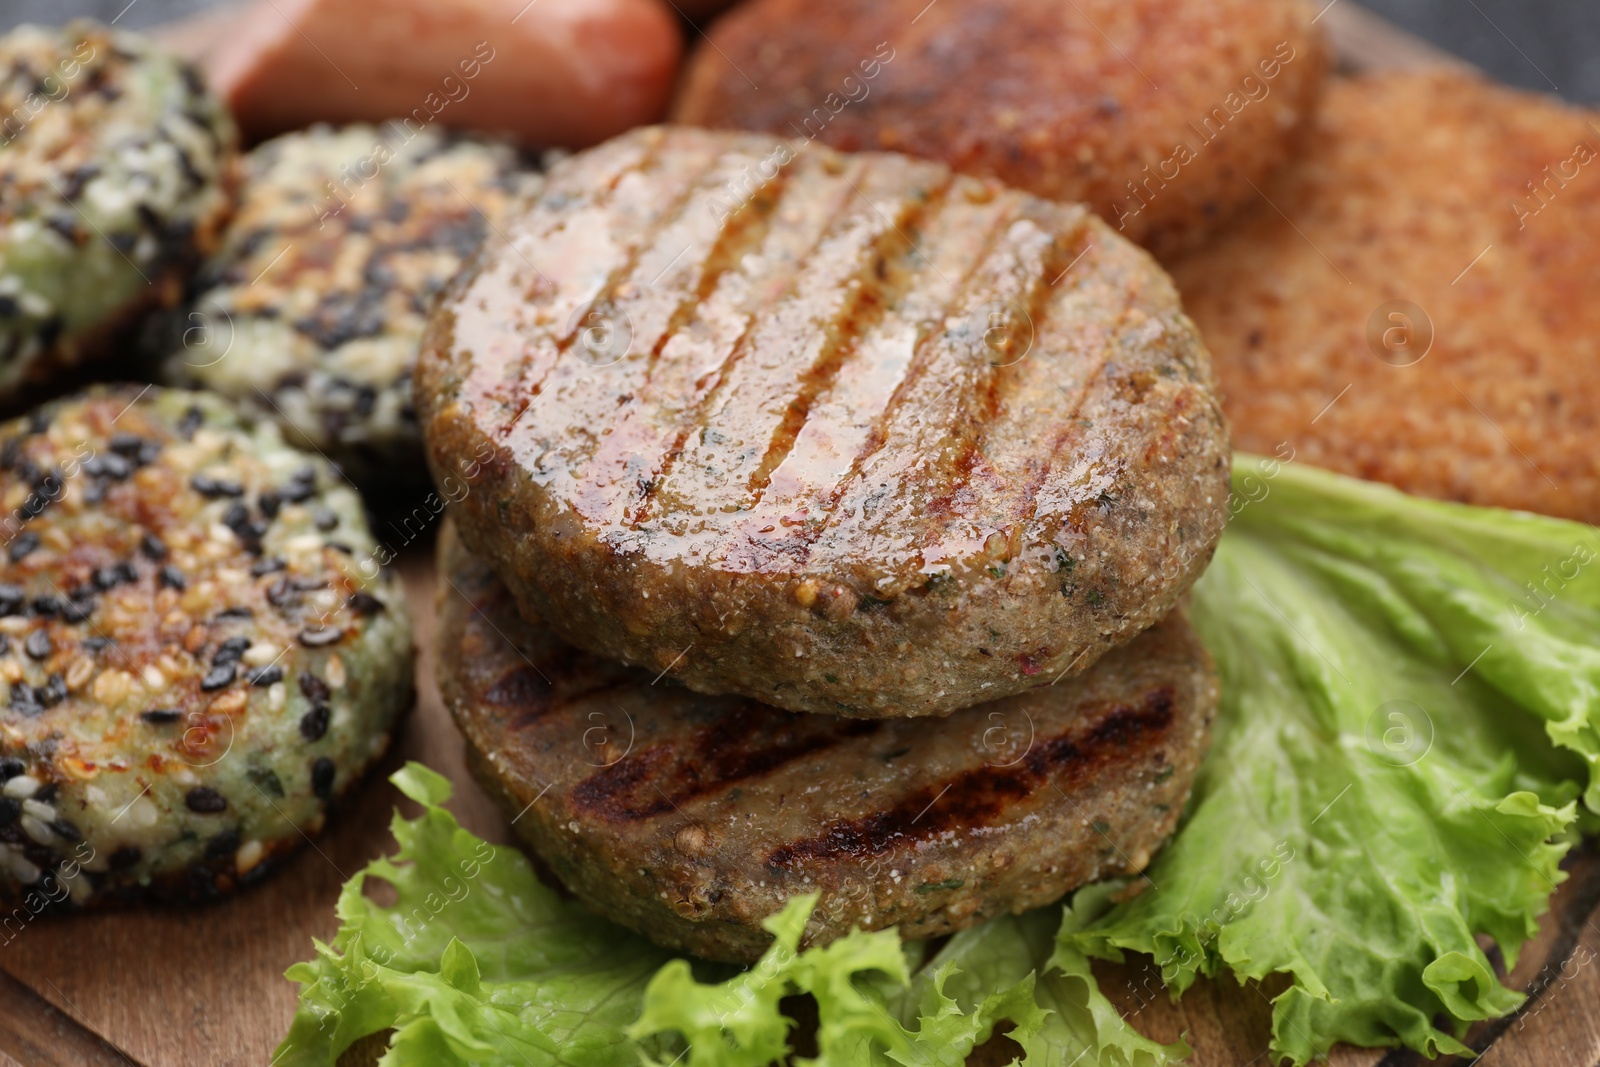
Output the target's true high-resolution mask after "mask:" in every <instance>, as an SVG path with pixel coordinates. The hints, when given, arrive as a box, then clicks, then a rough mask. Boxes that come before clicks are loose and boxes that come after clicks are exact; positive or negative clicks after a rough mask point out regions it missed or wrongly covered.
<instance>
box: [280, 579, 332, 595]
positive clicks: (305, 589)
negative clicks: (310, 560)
mask: <svg viewBox="0 0 1600 1067" xmlns="http://www.w3.org/2000/svg"><path fill="white" fill-rule="evenodd" d="M289 584H290V585H292V586H294V587H295V588H296V589H298V590H300V592H302V593H314V592H316V591H317V590H318V589H326V588H328V580H327V579H326V578H313V577H311V576H310V575H301V576H299V577H296V578H290V579H289Z"/></svg>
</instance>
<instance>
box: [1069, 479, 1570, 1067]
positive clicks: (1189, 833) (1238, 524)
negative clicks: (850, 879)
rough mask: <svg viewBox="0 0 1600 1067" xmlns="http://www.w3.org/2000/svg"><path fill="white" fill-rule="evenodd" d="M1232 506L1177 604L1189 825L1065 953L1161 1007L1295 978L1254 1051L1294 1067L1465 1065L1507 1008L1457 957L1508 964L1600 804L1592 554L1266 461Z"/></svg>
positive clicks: (1548, 525) (1537, 525)
mask: <svg viewBox="0 0 1600 1067" xmlns="http://www.w3.org/2000/svg"><path fill="white" fill-rule="evenodd" d="M1234 487H1235V498H1234V510H1235V516H1234V519H1233V522H1232V524H1231V525H1230V527H1229V529H1228V532H1227V534H1226V536H1224V537H1223V539H1222V542H1221V544H1220V546H1219V547H1218V550H1217V554H1216V558H1215V560H1214V562H1213V563H1212V565H1211V567H1210V569H1209V570H1208V571H1207V572H1206V574H1205V576H1204V577H1203V578H1202V579H1201V581H1200V583H1199V584H1198V585H1197V587H1196V590H1195V596H1194V617H1195V622H1196V624H1197V626H1198V627H1199V629H1200V633H1201V635H1202V637H1203V638H1204V639H1205V641H1206V644H1207V645H1208V646H1209V647H1210V649H1211V651H1212V653H1213V654H1214V655H1215V656H1216V658H1217V663H1218V667H1219V670H1220V672H1221V675H1222V692H1223V703H1222V708H1221V710H1220V713H1219V715H1218V718H1217V723H1216V733H1215V739H1214V742H1213V747H1212V751H1211V753H1210V755H1209V757H1208V758H1207V760H1206V762H1205V764H1204V766H1203V768H1202V771H1201V774H1200V778H1199V780H1198V782H1197V783H1196V786H1195V791H1194V794H1193V797H1192V799H1191V802H1190V808H1189V813H1188V815H1187V817H1186V821H1185V823H1184V825H1183V827H1182V829H1181V831H1180V832H1179V833H1178V835H1177V836H1176V838H1175V839H1174V840H1173V841H1172V842H1171V843H1170V844H1169V845H1168V847H1167V848H1166V849H1165V850H1164V851H1163V852H1162V853H1161V854H1160V855H1159V856H1158V858H1157V859H1156V862H1155V863H1154V864H1153V865H1152V867H1151V868H1150V870H1149V871H1148V872H1147V874H1148V875H1149V879H1150V884H1148V885H1145V886H1144V888H1145V891H1144V892H1143V893H1141V894H1140V895H1139V896H1137V897H1135V898H1134V899H1132V900H1130V901H1128V902H1127V903H1124V904H1122V905H1119V906H1118V907H1116V908H1114V909H1112V910H1111V911H1110V912H1109V913H1108V914H1106V915H1104V916H1103V917H1101V918H1100V919H1098V920H1097V921H1095V922H1094V923H1091V924H1090V925H1089V926H1088V927H1087V928H1086V929H1084V930H1082V931H1078V932H1071V931H1068V932H1065V933H1064V934H1063V938H1062V943H1063V945H1069V946H1072V947H1074V948H1076V949H1079V950H1082V951H1088V952H1091V953H1094V954H1097V955H1102V956H1108V957H1118V956H1120V951H1121V950H1124V949H1134V950H1137V951H1140V952H1145V953H1149V954H1151V955H1152V956H1153V957H1154V958H1155V962H1156V963H1157V964H1159V965H1160V967H1161V969H1162V974H1163V977H1164V979H1165V980H1166V982H1167V984H1168V985H1169V987H1170V988H1172V989H1173V990H1174V991H1178V992H1181V991H1182V990H1183V989H1185V988H1187V987H1188V986H1189V984H1190V983H1191V982H1193V981H1194V979H1195V977H1196V975H1197V974H1204V975H1216V974H1218V973H1221V972H1222V971H1223V970H1227V971H1229V972H1231V973H1232V974H1233V975H1234V976H1236V977H1237V978H1239V979H1240V980H1245V979H1251V980H1258V981H1259V980H1262V979H1265V978H1267V977H1268V976H1270V975H1275V974H1276V975H1287V976H1289V978H1290V982H1289V983H1288V987H1287V988H1286V989H1284V990H1283V991H1282V992H1281V993H1280V994H1278V995H1277V996H1276V997H1275V998H1274V999H1273V1050H1274V1052H1276V1053H1277V1054H1279V1055H1281V1056H1285V1057H1287V1058H1289V1059H1291V1060H1292V1061H1293V1062H1294V1063H1296V1064H1301V1063H1305V1062H1306V1061H1308V1060H1310V1059H1313V1058H1319V1057H1322V1056H1325V1055H1326V1054H1327V1052H1328V1049H1329V1047H1330V1046H1331V1044H1332V1043H1333V1042H1336V1041H1346V1042H1351V1043H1353V1044H1357V1045H1365V1046H1386V1045H1401V1044H1403V1045H1405V1046H1407V1047H1409V1048H1412V1049H1416V1050H1418V1051H1420V1052H1424V1053H1426V1054H1430V1055H1431V1054H1433V1053H1436V1052H1462V1051H1465V1049H1464V1047H1463V1046H1462V1045H1461V1044H1460V1042H1459V1041H1458V1040H1457V1038H1458V1037H1459V1035H1460V1033H1461V1032H1462V1030H1464V1028H1465V1025H1466V1024H1467V1023H1468V1022H1470V1021H1472V1020H1476V1019H1482V1018H1487V1017H1491V1016H1497V1015H1503V1014H1505V1013H1506V1012H1509V1011H1511V1010H1513V1009H1514V1008H1515V1007H1516V1006H1517V1005H1518V1004H1519V1003H1520V1001H1521V999H1522V998H1521V996H1520V994H1517V993H1514V992H1512V991H1510V990H1508V989H1506V988H1505V987H1504V986H1502V984H1501V983H1500V982H1499V981H1498V980H1497V979H1496V977H1495V975H1494V972H1493V969H1492V967H1491V966H1490V964H1489V961H1488V959H1487V958H1486V957H1485V955H1484V953H1483V951H1482V950H1481V949H1480V948H1479V946H1478V944H1477V942H1476V940H1475V935H1477V934H1487V935H1489V936H1490V937H1492V938H1494V939H1495V941H1496V942H1498V943H1499V945H1500V946H1501V948H1502V949H1503V951H1504V952H1505V954H1506V958H1507V960H1508V961H1514V960H1515V957H1516V952H1517V949H1518V947H1519V946H1520V945H1521V944H1522V942H1523V941H1524V940H1526V939H1527V938H1529V937H1531V936H1532V935H1533V934H1534V933H1535V931H1536V926H1535V918H1536V916H1538V915H1539V914H1540V913H1541V912H1542V911H1543V910H1544V909H1545V907H1546V903H1547V900H1548V898H1549V895H1550V892H1551V891H1552V890H1553V889H1554V888H1555V886H1556V884H1557V883H1558V882H1560V881H1561V880H1562V878H1563V877H1564V875H1563V874H1562V872H1561V871H1560V870H1559V868H1558V864H1559V862H1560V860H1561V857H1562V856H1563V855H1564V853H1565V852H1566V850H1567V848H1568V847H1569V844H1570V841H1571V837H1570V835H1569V834H1568V833H1567V831H1568V830H1569V829H1570V828H1571V827H1572V826H1573V825H1574V822H1575V819H1576V818H1577V810H1576V805H1575V803H1574V802H1573V801H1574V797H1575V796H1576V795H1577V793H1578V791H1579V788H1580V787H1579V786H1578V785H1576V784H1575V783H1576V782H1579V781H1586V782H1587V795H1586V799H1587V801H1588V803H1589V804H1590V806H1594V805H1595V804H1596V801H1597V800H1600V787H1597V784H1596V783H1597V778H1596V770H1597V766H1600V764H1597V761H1596V754H1597V753H1600V744H1597V733H1596V721H1595V716H1596V714H1597V709H1600V701H1597V699H1596V698H1597V695H1600V651H1597V650H1596V648H1595V647H1594V638H1595V636H1596V635H1597V634H1600V567H1597V566H1595V561H1596V559H1597V557H1600V545H1597V544H1596V540H1595V535H1594V531H1592V530H1591V529H1590V528H1588V527H1586V526H1582V525H1579V524H1577V523H1571V522H1563V521H1559V520H1555V519H1549V518H1543V517H1538V516H1532V515H1525V514H1520V513H1514V512H1506V511H1494V510H1488V509H1482V508H1469V507H1465V506H1461V505H1455V504H1448V503H1440V502H1436V501H1427V500H1420V499H1416V498H1413V497H1408V496H1405V495H1403V494H1401V493H1398V492H1395V491H1394V490H1392V489H1387V488H1384V487H1382V486H1378V485H1374V484H1371V483H1366V482H1359V481H1355V480H1352V479H1348V478H1342V477H1338V476H1336V475H1332V474H1328V473H1325V472H1320V471H1316V470H1312V469H1306V468H1301V467H1294V466H1289V465H1285V464H1281V463H1278V462H1276V461H1273V460H1265V459H1258V458H1253V457H1242V456H1241V457H1238V458H1236V460H1235V475H1234ZM1530 583H1531V585H1530ZM1585 764H1586V765H1587V773H1585V769H1586V768H1585ZM1152 886H1153V887H1155V888H1152ZM1439 1016H1442V1017H1444V1018H1447V1019H1450V1020H1453V1023H1452V1024H1451V1026H1450V1032H1446V1031H1443V1030H1440V1029H1438V1028H1437V1027H1435V1026H1434V1019H1435V1018H1436V1017H1439Z"/></svg>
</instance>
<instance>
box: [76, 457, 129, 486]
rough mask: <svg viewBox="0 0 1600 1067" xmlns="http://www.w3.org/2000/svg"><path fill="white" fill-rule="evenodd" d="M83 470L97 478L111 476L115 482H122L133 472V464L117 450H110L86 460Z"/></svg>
mask: <svg viewBox="0 0 1600 1067" xmlns="http://www.w3.org/2000/svg"><path fill="white" fill-rule="evenodd" d="M83 471H84V473H85V474H88V475H91V476H92V477H95V478H109V479H111V480H112V481H114V482H120V481H123V480H124V479H126V478H127V477H128V475H130V474H132V473H133V464H131V463H129V462H128V461H127V460H126V459H124V458H123V457H121V456H119V455H117V454H116V453H115V452H110V453H107V454H106V455H103V456H95V457H94V458H93V459H88V460H85V461H84V464H83Z"/></svg>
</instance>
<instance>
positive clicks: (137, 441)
mask: <svg viewBox="0 0 1600 1067" xmlns="http://www.w3.org/2000/svg"><path fill="white" fill-rule="evenodd" d="M144 443H145V442H144V438H142V437H140V436H139V435H138V434H132V433H126V432H124V431H120V430H119V431H118V432H117V433H114V434H112V435H111V451H113V452H115V453H116V454H117V455H119V456H123V457H126V458H127V459H138V458H139V450H140V449H141V448H143V447H144Z"/></svg>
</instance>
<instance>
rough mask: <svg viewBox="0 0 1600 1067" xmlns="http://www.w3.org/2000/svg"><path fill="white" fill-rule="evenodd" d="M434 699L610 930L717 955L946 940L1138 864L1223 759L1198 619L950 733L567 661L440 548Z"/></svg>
mask: <svg viewBox="0 0 1600 1067" xmlns="http://www.w3.org/2000/svg"><path fill="white" fill-rule="evenodd" d="M439 557H440V572H441V573H442V574H444V575H446V576H447V577H448V578H449V581H448V582H446V583H442V584H441V585H440V587H439V594H438V595H439V611H438V620H439V630H438V634H439V637H438V640H439V664H440V679H439V684H440V687H441V689H442V691H443V693H444V697H445V704H446V706H447V707H449V709H450V712H451V714H452V715H453V716H454V717H455V720H456V723H457V724H458V725H459V726H460V727H461V730H462V732H463V733H464V734H465V735H466V738H467V751H468V757H469V761H470V763H471V765H472V768H473V772H474V774H475V775H476V776H477V778H478V780H479V781H480V782H482V783H483V785H484V787H485V788H486V789H487V790H488V791H489V792H490V794H491V795H493V796H494V797H495V798H496V799H497V800H498V802H499V803H500V805H501V807H502V808H503V810H505V811H506V812H507V814H508V815H510V816H519V813H520V817H518V818H517V819H516V829H517V831H518V832H519V833H520V834H521V835H522V837H523V839H524V840H525V841H526V842H527V843H528V845H530V846H531V847H532V848H533V849H534V851H536V852H537V853H538V854H539V856H540V857H541V858H543V859H544V860H545V862H546V863H548V864H549V865H550V867H551V869H552V870H554V871H555V873H556V874H557V875H559V876H560V878H561V880H562V881H563V882H565V883H566V884H567V886H568V887H569V888H571V889H572V891H573V892H574V893H576V894H577V895H578V896H579V897H581V898H582V899H583V900H585V901H587V902H589V903H591V904H592V905H593V906H594V908H595V909H596V910H597V911H599V912H601V913H602V914H604V915H606V916H608V917H610V918H613V919H615V920H617V921H618V922H621V923H624V924H626V925H628V926H630V927H632V928H634V929H635V930H638V931H639V932H641V933H643V934H645V935H646V936H648V937H650V938H652V939H654V940H656V941H658V942H660V943H662V944H664V945H668V946H670V947H672V948H677V949H683V950H685V951H688V952H692V953H694V954H695V955H698V956H703V957H706V958H708V959H728V960H753V959H755V958H756V957H757V956H758V955H759V954H760V953H761V951H762V950H763V949H764V948H765V947H766V944H767V942H768V940H769V936H768V935H767V934H766V933H765V932H764V931H763V930H762V929H761V927H760V922H761V920H762V919H763V918H765V917H766V916H768V915H769V914H771V913H772V912H775V911H777V910H778V909H779V908H781V907H782V906H783V902H784V901H785V900H786V899H787V898H788V897H790V896H792V895H794V894H796V893H809V892H820V893H821V894H822V895H821V898H820V900H819V901H818V905H817V908H816V912H815V914H813V916H812V918H811V925H810V926H809V927H808V929H807V933H806V937H807V940H808V942H811V943H823V942H827V941H830V940H832V939H833V938H835V937H839V936H841V935H843V934H845V933H847V932H848V931H849V930H850V929H851V928H852V927H856V926H860V927H862V928H863V929H879V928H882V927H886V926H895V925H898V926H899V927H900V929H901V932H902V933H904V934H905V935H906V936H907V937H910V938H918V937H932V936H936V935H939V934H946V933H951V932H953V931H955V930H959V929H962V928H963V927H967V926H971V925H973V924H975V923H978V922H981V921H982V920H984V919H986V918H989V917H991V916H994V915H998V914H1002V913H1005V912H1020V911H1023V910H1025V909H1027V908H1033V907H1038V906H1040V905H1043V904H1047V903H1049V902H1051V901H1053V900H1055V899H1057V898H1058V897H1060V896H1061V895H1062V894H1064V893H1065V892H1067V891H1068V890H1069V889H1071V888H1073V887H1074V886H1078V885H1081V884H1084V883H1086V882H1091V881H1095V880H1097V879H1100V878H1106V877H1110V876H1112V875H1116V874H1123V873H1130V872H1134V871H1138V870H1141V869H1143V867H1144V866H1145V865H1146V864H1147V863H1148V862H1149V859H1150V855H1151V853H1152V852H1153V851H1154V850H1155V849H1157V848H1159V847H1160V845H1161V843H1162V842H1163V841H1164V840H1165V839H1166V837H1167V835H1168V834H1170V833H1171V831H1172V828H1173V825H1174V824H1175V823H1176V821H1177V818H1178V813H1179V809H1180V808H1181V807H1182V806H1183V802H1184V799H1185V798H1186V797H1187V796H1188V793H1189V786H1190V784H1191V782H1192V780H1193V777H1194V772H1195V769H1196V767H1197V766H1198V765H1199V761H1200V758H1201V756H1202V755H1203V754H1204V752H1205V749H1206V746H1207V744H1208V740H1209V725H1210V722H1211V716H1212V714H1213V711H1214V710H1215V707H1216V698H1217V685H1216V679H1215V677H1214V675H1213V672H1212V668H1211V660H1210V657H1209V656H1208V655H1207V654H1206V651H1205V649H1204V648H1203V647H1202V646H1201V645H1200V643H1199V640H1198V639H1197V638H1196V637H1195V634H1194V632H1193V630H1192V629H1191V628H1190V627H1189V623H1188V621H1187V618H1186V615H1185V613H1184V611H1183V609H1181V608H1180V609H1179V610H1177V611H1175V612H1174V613H1173V614H1172V615H1170V616H1168V617H1167V618H1166V619H1165V620H1163V621H1161V622H1159V623H1157V624H1156V625H1155V626H1154V627H1153V628H1151V629H1150V630H1149V631H1147V632H1145V633H1144V634H1141V635H1140V636H1139V637H1137V638H1135V639H1134V640H1133V641H1132V642H1130V643H1129V644H1127V645H1124V646H1123V647H1121V648H1118V649H1116V650H1115V651H1113V652H1111V653H1109V654H1108V655H1107V656H1105V657H1104V658H1103V659H1102V660H1101V661H1100V662H1099V664H1097V665H1096V666H1095V667H1094V668H1092V669H1091V670H1089V671H1087V672H1085V673H1084V674H1082V675H1079V676H1078V677H1076V678H1073V679H1071V680H1067V681H1063V682H1062V683H1061V684H1060V685H1058V686H1055V687H1053V688H1044V689H1038V690H1034V691H1032V692H1030V693H1026V694H1023V695H1022V696H1017V697H1012V698H1010V699H1007V700H1002V701H996V702H994V703H991V704H984V705H982V706H981V707H976V708H971V709H968V710H967V711H962V712H958V713H956V714H954V715H952V716H950V717H949V718H947V719H944V720H942V721H939V722H935V723H919V722H910V721H906V720H895V721H886V722H864V721H861V720H850V719H840V718H834V717H831V716H820V715H804V714H794V713H791V712H785V711H779V710H777V709H775V708H770V707H766V706H763V705H761V704H757V703H755V702H754V701H751V700H744V699H740V698H738V697H725V696H724V697H710V696H702V695H700V694H696V693H693V692H690V691H689V690H687V689H684V688H682V687H681V686H677V685H674V684H672V683H670V682H666V681H663V682H660V683H657V684H652V677H651V675H650V674H649V673H647V672H643V671H638V670H633V669H630V668H626V667H622V666H620V665H618V664H615V663H611V662H609V661H607V660H603V659H601V658H599V657H597V656H591V655H587V654H585V653H582V652H579V651H577V650H575V649H572V648H571V647H569V646H567V645H565V644H563V643H562V642H561V641H560V640H559V639H558V638H556V637H555V636H554V635H553V634H552V633H551V631H550V629H549V628H548V627H547V626H545V625H544V624H543V623H542V622H540V621H538V620H529V619H524V618H522V617H521V616H519V615H518V613H517V608H516V604H515V603H514V601H513V600H512V598H511V595H510V594H509V593H508V592H507V591H506V589H505V587H504V586H503V585H502V584H501V583H500V582H499V580H498V579H496V578H495V577H494V573H493V572H492V571H491V570H490V569H489V568H488V567H487V566H485V565H484V564H482V563H480V562H478V561H477V560H475V559H473V558H472V557H471V556H469V555H468V554H467V553H466V551H465V549H464V548H463V547H462V545H461V542H460V539H459V538H458V537H457V536H456V534H455V531H454V528H453V526H451V525H449V524H447V525H446V527H445V529H444V532H443V533H442V535H441V541H440V549H439Z"/></svg>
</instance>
